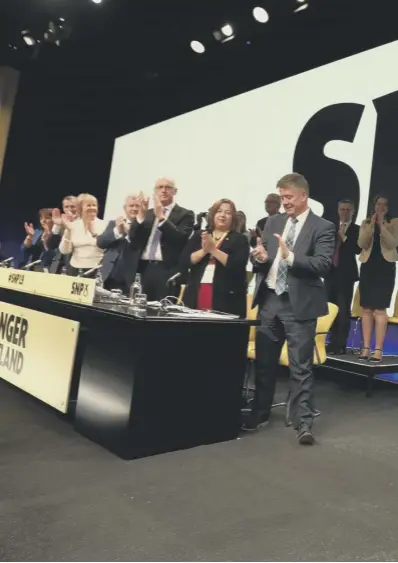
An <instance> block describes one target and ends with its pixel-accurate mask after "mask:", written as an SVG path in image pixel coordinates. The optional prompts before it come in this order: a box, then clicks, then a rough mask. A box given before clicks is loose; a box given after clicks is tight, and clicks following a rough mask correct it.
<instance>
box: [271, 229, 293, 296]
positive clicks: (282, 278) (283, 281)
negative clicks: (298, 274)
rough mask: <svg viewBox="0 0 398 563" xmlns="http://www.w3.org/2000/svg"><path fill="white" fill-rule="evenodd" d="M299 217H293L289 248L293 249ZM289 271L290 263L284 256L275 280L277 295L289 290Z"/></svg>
mask: <svg viewBox="0 0 398 563" xmlns="http://www.w3.org/2000/svg"><path fill="white" fill-rule="evenodd" d="M297 222H298V221H297V219H291V221H290V227H289V230H288V232H287V235H286V239H285V244H286V246H287V247H288V249H289V250H292V248H293V245H294V237H295V234H296V224H297ZM287 272H288V265H287V262H286V260H284V259H283V258H282V257H281V259H280V260H279V265H278V271H277V273H276V282H275V293H276V294H277V295H282V293H285V291H287Z"/></svg>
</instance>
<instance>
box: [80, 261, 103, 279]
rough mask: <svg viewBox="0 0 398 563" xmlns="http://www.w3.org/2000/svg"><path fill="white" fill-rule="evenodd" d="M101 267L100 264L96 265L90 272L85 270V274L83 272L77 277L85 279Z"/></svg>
mask: <svg viewBox="0 0 398 563" xmlns="http://www.w3.org/2000/svg"><path fill="white" fill-rule="evenodd" d="M101 267H102V264H97V265H96V266H94V268H91V270H87V272H84V274H80V275H78V276H77V277H78V278H85V277H87V276H89V275H90V274H92V273H93V272H95V271H96V270H99V269H100V268H101Z"/></svg>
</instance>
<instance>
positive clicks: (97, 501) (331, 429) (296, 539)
mask: <svg viewBox="0 0 398 563" xmlns="http://www.w3.org/2000/svg"><path fill="white" fill-rule="evenodd" d="M358 381H359V383H358V384H353V385H346V384H342V383H341V381H340V382H333V381H330V380H329V381H328V380H325V379H323V380H322V381H320V382H318V386H317V407H318V408H319V409H320V410H321V411H322V416H321V417H320V418H319V419H318V421H317V423H316V434H317V437H318V442H319V443H318V445H316V446H314V447H312V448H308V447H307V448H306V447H300V446H298V444H297V443H296V440H295V434H294V431H293V430H292V429H291V428H285V427H284V424H283V412H282V411H281V410H279V411H278V412H276V411H275V414H274V416H273V420H272V424H271V425H270V427H268V428H265V429H263V430H262V431H260V432H259V433H257V434H255V435H250V436H245V437H243V438H242V439H239V440H236V441H233V442H229V443H223V444H216V445H212V446H205V447H200V448H196V449H193V450H187V451H182V452H177V453H173V454H167V455H162V456H156V457H152V458H147V459H142V460H136V461H131V462H124V461H122V460H120V459H118V458H116V457H114V456H113V455H111V454H110V453H108V452H106V451H105V450H103V449H101V448H100V447H99V446H96V445H95V444H92V443H90V442H89V441H87V440H85V439H84V438H82V437H80V436H79V435H77V434H76V433H75V432H74V431H73V429H72V427H71V426H70V424H69V423H68V422H67V421H66V420H64V419H62V418H61V417H60V416H58V415H56V414H55V413H54V412H53V411H51V410H49V409H47V408H46V407H44V406H43V405H41V404H40V403H38V402H37V401H35V400H34V399H32V398H30V397H28V396H25V395H23V394H22V393H21V392H19V391H17V390H15V389H13V388H11V387H9V386H7V385H6V384H4V383H1V384H0V559H1V560H3V561H4V560H8V561H38V560H42V561H54V560H55V561H150V560H151V561H152V560H154V561H167V560H169V561H170V560H177V561H195V560H198V561H205V560H211V561H241V560H247V561H253V560H255V561H270V560H272V561H281V560H285V561H304V560H306V561H356V560H359V561H387V560H388V561H395V560H397V558H398V543H397V524H398V500H397V499H398V478H397V476H398V447H397V446H398V425H397V412H398V388H396V387H394V386H388V385H382V386H378V388H377V390H376V393H375V396H374V397H372V398H371V399H366V398H365V396H364V394H363V390H362V389H361V386H362V383H361V381H360V380H358ZM285 386H286V382H282V383H281V385H280V390H279V393H278V398H280V399H282V398H283V397H284V395H285V389H284V387H285ZM285 388H286V387H285Z"/></svg>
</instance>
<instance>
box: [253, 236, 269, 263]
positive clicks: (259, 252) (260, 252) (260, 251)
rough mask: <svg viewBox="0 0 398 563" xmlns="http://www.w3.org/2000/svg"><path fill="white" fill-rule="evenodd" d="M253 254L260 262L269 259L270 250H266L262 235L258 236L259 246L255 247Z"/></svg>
mask: <svg viewBox="0 0 398 563" xmlns="http://www.w3.org/2000/svg"><path fill="white" fill-rule="evenodd" d="M252 256H254V258H255V259H256V260H258V262H266V261H267V260H268V252H267V251H266V250H265V248H264V245H263V243H262V242H261V238H260V237H257V246H256V247H255V248H253V250H252Z"/></svg>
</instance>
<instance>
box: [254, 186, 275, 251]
mask: <svg viewBox="0 0 398 563" xmlns="http://www.w3.org/2000/svg"><path fill="white" fill-rule="evenodd" d="M264 204H265V211H266V212H267V216H266V217H263V218H262V219H259V220H258V221H257V224H256V228H255V229H254V230H250V231H249V232H250V246H252V247H253V248H254V247H255V246H256V244H257V237H261V236H262V234H263V231H264V229H265V224H266V222H267V220H268V217H273V216H274V215H277V214H278V213H279V210H280V208H281V197H280V195H279V194H268V195H267V197H266V198H265V202H264Z"/></svg>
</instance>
